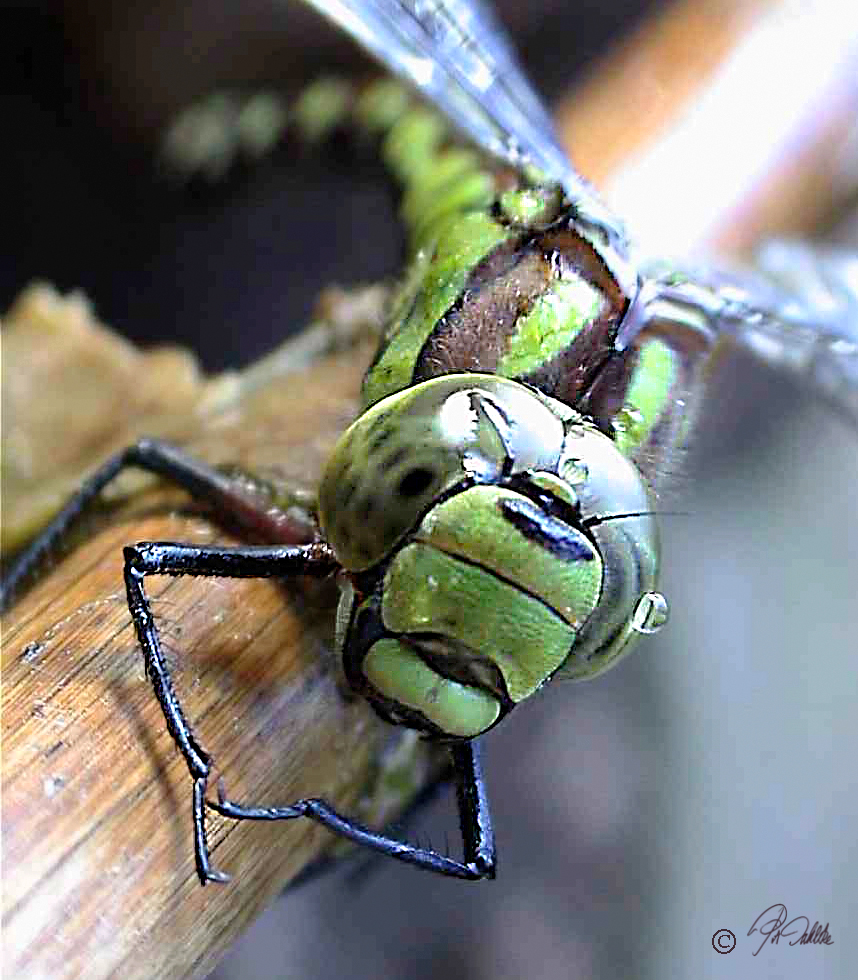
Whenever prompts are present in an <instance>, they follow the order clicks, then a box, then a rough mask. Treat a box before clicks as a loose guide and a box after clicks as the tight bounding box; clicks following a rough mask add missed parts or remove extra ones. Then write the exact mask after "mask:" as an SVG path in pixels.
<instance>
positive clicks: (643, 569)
mask: <svg viewBox="0 0 858 980" xmlns="http://www.w3.org/2000/svg"><path fill="white" fill-rule="evenodd" d="M651 511H652V505H651V500H650V497H649V493H648V490H647V487H646V485H645V484H644V482H643V481H642V480H641V478H640V475H639V474H638V472H637V470H636V469H635V468H634V466H633V465H632V464H631V463H630V462H629V461H628V460H627V459H626V458H625V457H624V456H623V455H622V454H621V453H620V452H619V451H618V450H617V448H616V446H615V445H614V443H613V442H612V440H611V439H609V438H608V437H607V436H605V435H603V434H602V433H601V432H599V431H598V429H597V428H596V427H595V426H594V425H593V424H592V423H591V422H587V421H585V420H584V419H583V418H582V417H581V416H580V415H579V414H578V413H577V412H575V411H573V410H572V409H570V408H569V407H568V406H567V405H565V404H564V403H562V402H559V401H556V400H555V399H551V398H547V397H545V396H543V395H541V394H540V393H539V392H538V391H537V390H535V389H532V388H527V387H525V386H523V385H521V384H518V383H517V382H514V381H509V380H505V379H503V378H499V377H497V376H493V375H480V374H467V375H459V374H448V375H444V376H443V377H439V378H436V379H434V380H430V381H424V382H422V383H420V384H417V385H414V386H410V387H408V388H406V389H404V390H403V391H401V392H397V393H395V394H393V395H389V396H388V397H387V398H384V399H382V400H381V401H379V402H377V403H376V404H375V405H373V406H372V407H370V408H369V409H368V410H367V411H366V412H365V413H364V414H363V415H362V416H361V417H360V418H359V419H358V420H357V421H356V422H355V423H354V424H353V425H352V426H351V427H350V428H349V429H348V430H347V431H346V432H345V434H344V435H343V437H342V438H341V439H340V441H339V443H338V444H337V446H336V448H335V450H334V453H333V456H332V458H331V461H330V463H329V464H328V467H327V469H326V471H325V474H324V477H323V479H322V483H321V487H320V491H319V519H320V525H321V528H322V531H323V533H324V535H325V538H326V540H327V541H328V543H329V544H330V545H331V547H332V548H333V549H334V551H335V553H336V554H337V557H338V559H339V560H340V562H341V563H342V565H343V567H344V569H345V570H346V571H347V572H348V573H349V575H348V577H347V579H346V581H345V586H344V590H343V597H342V601H341V604H340V610H339V613H338V631H337V632H338V639H337V646H338V649H339V650H340V653H341V654H342V656H343V661H344V665H345V669H346V674H347V676H348V678H349V680H350V682H351V684H352V686H353V687H354V688H355V689H356V690H358V691H360V693H362V694H363V695H365V696H366V697H367V698H369V700H370V701H371V702H372V703H373V705H374V706H375V707H376V708H377V709H378V710H379V711H380V712H381V713H382V714H383V715H384V716H385V717H386V718H388V719H389V720H393V721H397V722H399V723H404V724H407V725H409V726H411V727H413V728H417V729H420V730H422V731H425V732H427V733H428V734H431V735H434V736H436V737H445V738H450V737H453V738H473V737H475V736H477V735H480V734H482V733H483V732H484V731H486V730H487V729H488V728H490V727H492V726H493V725H494V724H496V722H498V721H499V720H500V719H501V718H502V717H503V716H504V715H506V714H507V713H508V712H509V711H510V710H511V709H512V708H513V707H514V706H515V705H516V704H517V703H518V702H520V701H522V700H523V699H524V698H526V697H528V696H529V695H530V694H532V693H533V692H534V691H536V690H537V689H538V688H539V687H540V686H541V685H542V684H543V683H545V682H546V681H547V680H549V679H550V678H551V677H552V676H554V675H555V674H560V675H562V676H566V677H574V678H580V677H587V676H592V675H594V674H596V673H599V672H600V671H602V670H604V669H606V668H607V667H608V666H610V665H611V664H612V663H613V662H614V661H615V660H616V658H617V657H618V656H619V655H620V653H621V652H624V651H625V650H626V649H627V648H628V646H629V641H630V640H631V639H632V638H633V637H634V636H635V635H636V633H639V632H645V631H647V630H648V629H653V628H654V622H653V616H652V610H653V607H655V608H656V609H657V610H661V603H662V600H661V597H660V596H658V595H653V593H652V591H651V590H652V589H653V588H654V587H655V584H656V580H657V574H658V534H657V528H656V523H655V520H654V518H653V517H652V512H651Z"/></svg>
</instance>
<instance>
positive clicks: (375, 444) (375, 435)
mask: <svg viewBox="0 0 858 980" xmlns="http://www.w3.org/2000/svg"><path fill="white" fill-rule="evenodd" d="M394 431H395V430H394V429H393V427H392V426H390V425H382V426H380V427H378V428H376V426H373V429H372V431H371V432H370V439H369V442H368V443H367V446H366V449H367V453H368V454H369V455H370V456H375V455H376V453H378V452H380V451H381V450H382V449H383V448H384V444H385V443H386V442H388V441H389V440H390V439H391V438H392V437H393V434H394Z"/></svg>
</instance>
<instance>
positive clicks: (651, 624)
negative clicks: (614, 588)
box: [632, 592, 669, 634]
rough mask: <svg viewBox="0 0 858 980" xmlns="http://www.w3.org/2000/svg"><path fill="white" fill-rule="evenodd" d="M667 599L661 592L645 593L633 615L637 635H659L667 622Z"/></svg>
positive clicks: (633, 627)
mask: <svg viewBox="0 0 858 980" xmlns="http://www.w3.org/2000/svg"><path fill="white" fill-rule="evenodd" d="M668 612H669V610H668V605H667V599H665V597H664V596H663V595H662V594H661V593H660V592H644V594H643V595H642V596H641V598H640V600H639V602H638V604H637V605H636V606H635V611H634V613H632V629H633V630H634V631H635V632H636V633H644V634H649V633H657V632H658V631H659V630H660V629H661V628H662V626H664V624H665V623H666V622H667V617H668Z"/></svg>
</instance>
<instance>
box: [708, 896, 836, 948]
mask: <svg viewBox="0 0 858 980" xmlns="http://www.w3.org/2000/svg"><path fill="white" fill-rule="evenodd" d="M755 932H756V933H758V934H759V935H760V936H762V937H763V941H762V942H761V943H760V945H759V946H758V947H757V949H756V950H755V951H754V953H753V955H754V956H756V955H757V953H759V952H760V950H762V948H763V946H765V945H766V943H769V944H770V945H772V946H777V945H778V943H779V942H780V941H781V940H782V939H783V941H784V945H785V946H833V945H834V940H833V939H832V938H831V933H830V932H829V931H828V923H827V922H826V923H825V925H824V926H823V925H820V924H819V922H816V921H814V923H813V925H811V924H810V919H808V917H807V916H806V915H796V916H793V917H792V918H791V919H790V918H789V915H788V913H787V907H786V905H783V904H781V903H778V904H777V905H770V906H769V907H768V908H767V909H766V910H765V911H764V912H760V914H759V915H758V916H757V917H756V919H754V923H753V925H752V926H751V928H750V929H749V930H748V935H749V936H752V935H753V934H754V933H755ZM712 948H713V949H714V950H715V952H716V953H722V954H726V953H732V952H733V950H734V949H735V948H736V934H735V933H734V932H733V931H732V930H731V929H719V930H718V931H717V932H716V933H714V934H713V936H712Z"/></svg>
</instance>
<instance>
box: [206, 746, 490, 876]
mask: <svg viewBox="0 0 858 980" xmlns="http://www.w3.org/2000/svg"><path fill="white" fill-rule="evenodd" d="M450 753H451V755H452V761H453V774H454V777H455V780H456V796H457V800H458V805H459V825H460V827H461V831H462V842H463V845H464V859H463V860H462V861H456V860H454V859H453V858H451V857H448V856H446V855H444V854H440V853H439V852H437V851H434V850H430V849H428V848H422V847H415V846H414V845H413V844H409V843H407V842H405V841H399V840H396V839H395V838H392V837H387V836H385V835H384V834H381V833H376V832H375V831H373V830H370V829H369V828H368V827H364V826H363V825H362V824H359V823H357V822H356V821H354V820H351V819H349V818H348V817H344V816H342V815H341V814H339V813H337V811H336V810H334V808H333V807H332V806H330V804H328V803H326V802H325V801H324V800H319V799H304V800H296V801H295V803H292V804H291V805H290V806H280V807H247V806H241V805H240V804H237V803H233V802H231V801H230V800H228V799H226V797H225V795H224V793H223V788H222V786H219V787H218V802H217V803H213V802H211V801H208V806H209V807H211V809H213V810H215V811H217V812H218V813H220V814H222V815H223V816H225V817H232V818H233V819H234V820H294V819H295V818H297V817H309V819H310V820H314V821H315V822H316V823H320V824H322V826H323V827H327V828H328V830H330V831H332V832H333V833H335V834H339V835H340V836H341V837H345V838H346V839H347V840H350V841H353V842H354V843H355V844H360V845H361V846H362V847H369V848H371V849H372V850H375V851H379V852H380V853H381V854H386V855H388V856H389V857H392V858H396V859H397V860H398V861H404V862H405V863H406V864H413V865H416V866H417V867H418V868H425V869H426V870H427V871H434V872H436V873H437V874H441V875H446V876H448V877H452V878H466V879H469V880H471V881H476V880H479V879H481V878H494V876H495V869H496V865H497V860H496V852H495V838H494V830H493V828H492V820H491V813H490V811H489V803H488V797H487V795H486V787H485V781H484V779H483V772H482V765H481V761H480V746H479V743H478V742H477V741H470V742H461V743H458V744H456V745H452V746H451V747H450Z"/></svg>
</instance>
